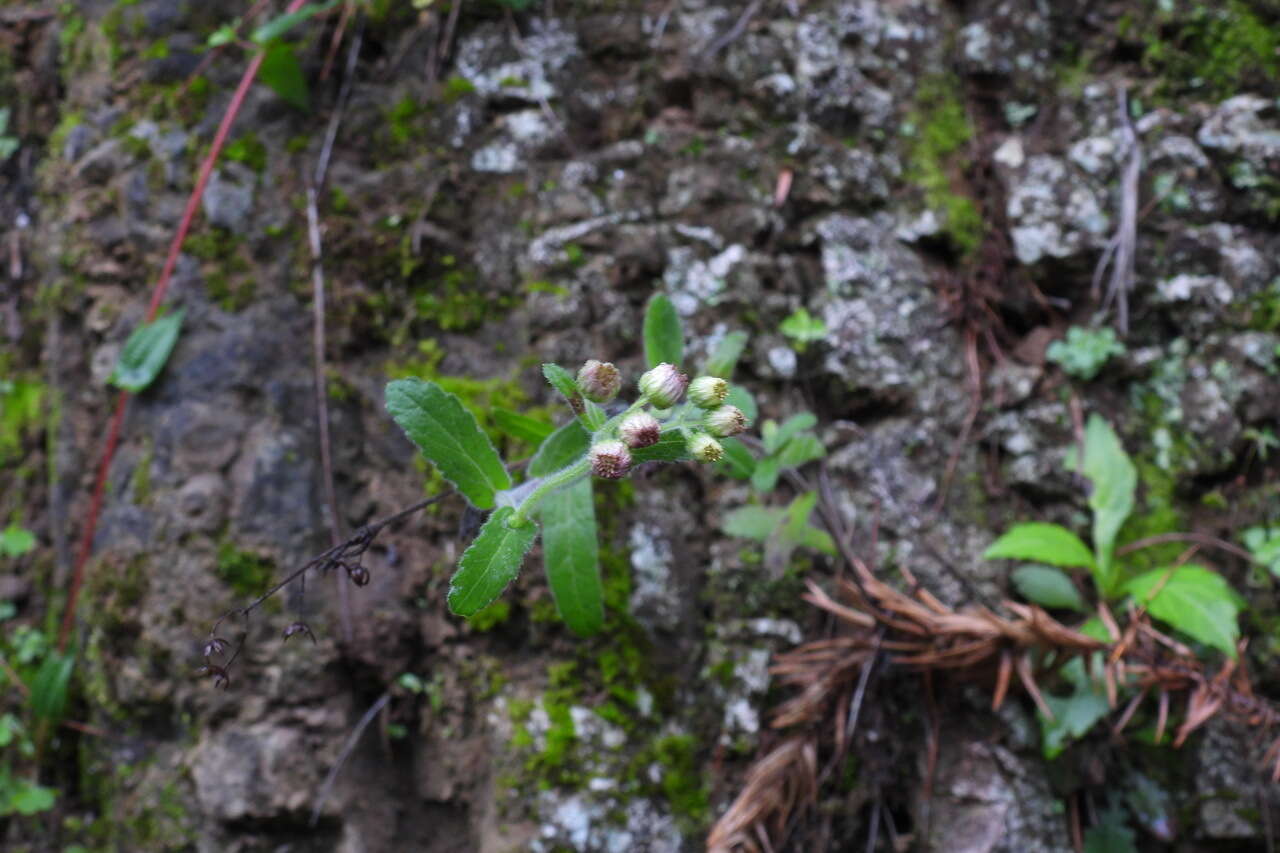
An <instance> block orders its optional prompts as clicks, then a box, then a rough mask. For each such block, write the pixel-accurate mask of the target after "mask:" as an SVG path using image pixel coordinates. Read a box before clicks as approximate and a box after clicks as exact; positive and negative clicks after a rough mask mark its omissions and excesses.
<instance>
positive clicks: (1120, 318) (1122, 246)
mask: <svg viewBox="0 0 1280 853" xmlns="http://www.w3.org/2000/svg"><path fill="white" fill-rule="evenodd" d="M1116 107H1117V113H1118V117H1119V120H1120V132H1121V134H1122V135H1123V136H1124V144H1125V149H1126V159H1125V164H1124V171H1123V172H1122V173H1121V176H1120V223H1119V225H1117V227H1116V233H1115V234H1114V235H1113V236H1112V238H1111V240H1110V241H1108V243H1107V246H1106V248H1105V249H1104V250H1103V252H1102V257H1100V258H1099V259H1098V265H1097V267H1095V268H1094V271H1093V292H1094V296H1095V298H1097V293H1098V289H1099V287H1100V286H1101V283H1102V278H1103V276H1104V275H1106V271H1107V269H1108V267H1110V270H1111V277H1110V279H1109V280H1108V281H1107V293H1106V297H1105V298H1104V299H1103V302H1102V312H1103V313H1104V314H1105V313H1107V312H1108V311H1109V310H1110V309H1111V306H1112V305H1114V306H1115V308H1116V327H1117V329H1118V331H1119V332H1120V334H1121V335H1122V336H1123V335H1126V334H1128V332H1129V293H1130V292H1132V290H1133V283H1134V264H1135V261H1136V259H1137V248H1138V182H1139V180H1140V178H1141V177H1142V145H1141V144H1140V143H1139V142H1138V132H1137V130H1135V129H1134V126H1133V120H1132V119H1131V118H1130V117H1129V98H1128V93H1127V92H1126V91H1125V89H1124V87H1123V86H1121V87H1120V88H1119V89H1118V90H1117V92H1116Z"/></svg>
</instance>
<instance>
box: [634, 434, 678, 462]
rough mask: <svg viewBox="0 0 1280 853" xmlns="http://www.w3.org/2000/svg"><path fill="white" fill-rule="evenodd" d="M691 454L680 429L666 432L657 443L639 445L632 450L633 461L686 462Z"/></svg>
mask: <svg viewBox="0 0 1280 853" xmlns="http://www.w3.org/2000/svg"><path fill="white" fill-rule="evenodd" d="M689 458H691V457H690V456H689V447H688V444H687V443H686V442H685V440H684V436H682V435H681V434H680V432H679V430H673V431H671V432H665V433H663V434H662V437H661V438H659V439H658V443H657V444H651V445H649V446H648V447H639V448H636V449H635V450H633V451H631V462H632V464H633V465H639V464H640V463H641V462H684V461H685V460H686V459H689Z"/></svg>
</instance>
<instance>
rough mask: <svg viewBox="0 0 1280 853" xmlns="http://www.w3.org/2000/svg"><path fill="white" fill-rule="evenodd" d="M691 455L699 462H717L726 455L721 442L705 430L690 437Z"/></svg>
mask: <svg viewBox="0 0 1280 853" xmlns="http://www.w3.org/2000/svg"><path fill="white" fill-rule="evenodd" d="M689 455H690V456H692V457H693V458H694V459H697V460H698V461H699V462H715V461H716V460H718V459H719V458H720V457H721V456H724V448H723V447H721V446H720V442H718V441H716V440H715V439H714V438H712V437H711V436H709V435H707V434H706V433H705V432H700V433H698V434H696V435H695V436H694V437H693V438H691V439H689Z"/></svg>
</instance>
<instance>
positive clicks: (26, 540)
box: [0, 524, 36, 557]
mask: <svg viewBox="0 0 1280 853" xmlns="http://www.w3.org/2000/svg"><path fill="white" fill-rule="evenodd" d="M34 547H36V536H35V534H34V533H32V532H31V531H30V530H27V529H26V528H24V527H19V526H18V525H16V524H10V525H9V526H8V527H6V528H5V529H4V531H3V532H0V557H21V556H22V555H23V554H25V553H27V552H28V551H30V550H31V549H32V548H34Z"/></svg>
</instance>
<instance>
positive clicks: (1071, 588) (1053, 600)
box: [1012, 566, 1088, 613]
mask: <svg viewBox="0 0 1280 853" xmlns="http://www.w3.org/2000/svg"><path fill="white" fill-rule="evenodd" d="M1012 579H1013V585H1014V586H1016V587H1017V588H1018V592H1019V593H1021V595H1022V597H1023V598H1025V599H1026V600H1027V601H1030V602H1032V603H1033V604H1039V605H1040V606H1041V607H1051V608H1058V609H1063V610H1077V611H1080V612H1082V613H1083V612H1085V611H1086V610H1088V605H1087V604H1085V601H1084V597H1083V596H1081V595H1080V591H1079V590H1078V589H1076V586H1075V584H1073V583H1072V582H1071V578H1069V577H1067V574H1066V572H1064V571H1062V569H1056V568H1054V567H1052V566H1021V567H1019V568H1017V569H1015V570H1014V572H1013V575H1012Z"/></svg>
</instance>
